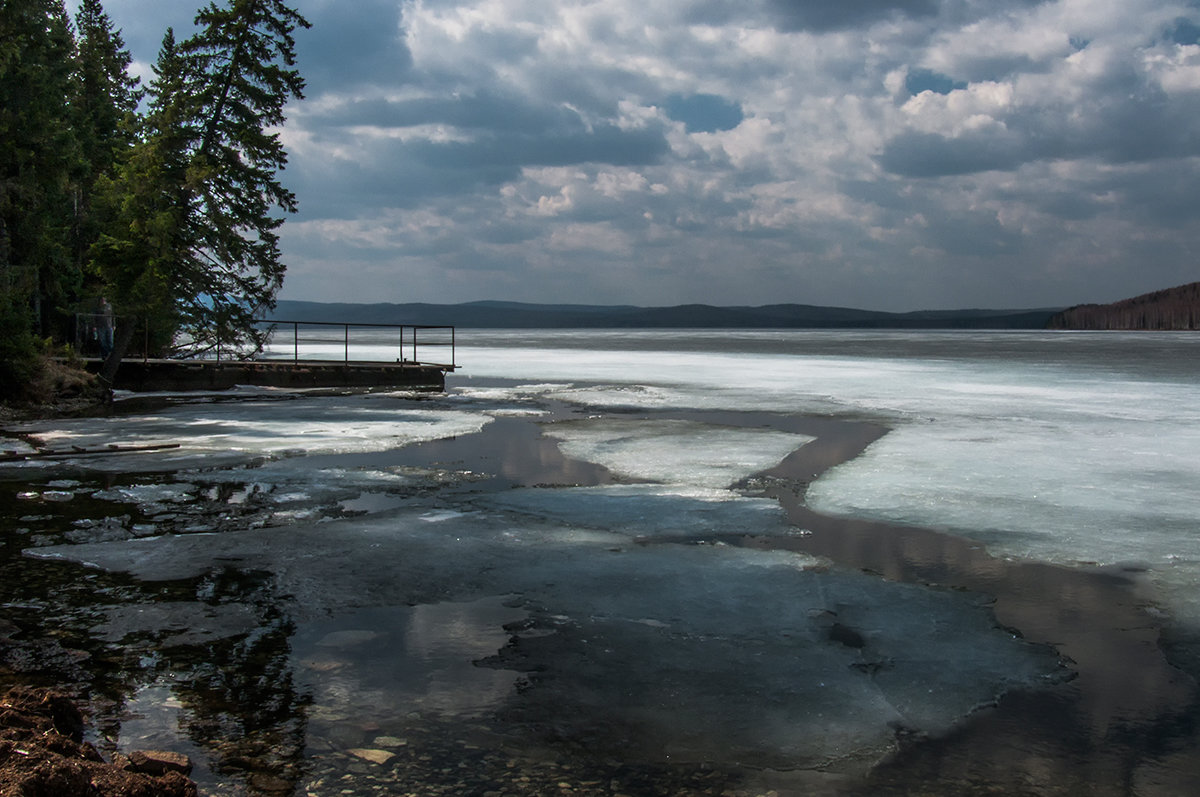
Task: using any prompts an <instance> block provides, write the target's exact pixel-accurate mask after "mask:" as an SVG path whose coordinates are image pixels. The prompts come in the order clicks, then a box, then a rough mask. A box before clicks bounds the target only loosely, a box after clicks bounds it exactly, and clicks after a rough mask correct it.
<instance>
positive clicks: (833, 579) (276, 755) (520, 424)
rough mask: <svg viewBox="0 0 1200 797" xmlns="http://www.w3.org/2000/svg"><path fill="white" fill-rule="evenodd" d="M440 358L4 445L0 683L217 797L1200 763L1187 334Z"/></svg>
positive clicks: (1121, 769) (637, 337)
mask: <svg viewBox="0 0 1200 797" xmlns="http://www.w3.org/2000/svg"><path fill="white" fill-rule="evenodd" d="M280 351H281V356H290V355H291V353H292V343H291V342H290V341H287V342H283V343H281V344H280ZM305 353H306V352H305V351H301V355H302V356H303V355H304V354H305ZM310 353H311V354H313V355H317V356H319V355H320V354H322V352H321V351H320V350H319V349H318V347H314V348H313V351H312V352H310ZM339 354H340V352H339ZM354 356H355V357H357V358H359V359H373V358H377V359H384V360H392V359H395V358H396V357H397V356H399V355H398V354H397V353H396V352H395V351H393V350H391V349H389V347H388V344H387V343H386V342H384V341H380V342H378V343H377V344H373V343H372V342H371V341H369V340H368V341H366V342H365V343H364V342H361V341H360V342H357V343H356V346H355V352H354ZM456 360H457V362H458V364H459V366H460V369H459V371H457V372H456V373H454V374H451V375H449V377H448V379H447V385H448V388H449V389H448V392H447V393H446V394H444V395H435V396H417V395H410V394H389V393H370V394H337V393H333V392H327V393H288V392H284V391H276V390H261V389H251V388H246V389H239V390H235V391H231V392H229V393H226V394H214V395H208V396H197V395H193V396H190V397H185V398H181V397H169V396H155V397H126V398H123V399H122V400H120V401H118V402H117V405H116V408H115V411H114V414H113V415H112V416H110V417H105V418H92V419H75V420H59V421H47V422H38V423H32V424H25V425H21V426H20V427H14V428H12V429H10V432H12V433H20V434H22V435H29V437H28V438H26V439H24V440H21V439H13V440H9V441H6V442H4V444H3V446H0V447H4V448H20V447H22V446H24V445H27V444H28V443H31V442H34V441H35V440H36V441H38V442H41V443H43V444H46V445H52V446H54V447H56V448H62V447H69V446H80V447H84V448H94V447H102V446H105V445H108V444H123V445H139V444H140V445H157V444H163V443H171V444H176V443H177V444H178V445H179V448H177V449H168V450H160V451H147V452H144V453H125V454H107V455H88V456H79V457H74V458H72V457H63V458H55V459H46V460H37V461H31V462H28V463H23V464H10V465H5V466H0V511H2V516H0V517H2V520H0V524H2V525H0V533H2V536H0V542H2V545H3V547H2V548H0V558H2V560H3V568H4V573H5V576H4V579H3V582H2V583H0V605H2V607H3V608H2V610H0V637H4V638H5V639H6V640H7V642H6V643H4V647H0V652H2V653H3V656H4V658H3V659H2V660H0V679H3V680H5V681H17V680H34V681H37V680H42V681H45V680H55V681H59V682H65V683H69V684H73V685H75V687H76V688H77V689H79V690H80V692H81V694H84V695H85V696H86V697H87V698H88V700H89V701H90V703H91V705H92V706H93V709H94V718H95V731H94V734H95V735H94V741H96V743H97V744H98V746H100V747H101V749H102V751H105V752H112V751H115V750H125V751H128V750H131V749H139V748H142V749H145V748H167V749H175V750H179V751H181V752H185V753H187V754H189V755H190V756H192V758H193V759H194V760H195V761H196V763H197V770H196V772H195V775H194V776H195V777H196V779H197V781H198V782H199V783H200V785H201V787H202V789H203V790H205V791H207V792H208V793H213V794H281V793H296V794H321V795H323V794H346V793H349V794H388V793H405V792H406V791H412V792H414V793H421V794H439V793H444V794H486V793H495V794H506V793H509V794H540V793H554V794H558V793H577V794H621V793H623V794H630V795H635V794H717V795H720V794H728V795H742V794H745V795H750V794H766V793H768V792H770V791H772V790H773V791H775V792H776V793H777V794H811V793H829V794H857V793H867V794H876V793H888V792H891V793H913V792H920V793H931V794H964V793H994V792H995V791H997V790H999V791H1007V792H1013V791H1021V792H1023V793H1032V794H1070V793H1080V792H1084V791H1087V792H1088V793H1096V794H1184V793H1188V789H1189V788H1190V784H1192V783H1193V782H1194V779H1195V778H1196V777H1198V776H1200V748H1198V743H1200V729H1198V727H1197V722H1198V721H1200V702H1198V693H1197V689H1196V679H1195V676H1196V675H1197V674H1200V664H1198V662H1200V654H1198V651H1200V644H1198V643H1197V640H1198V639H1200V589H1198V588H1197V586H1196V585H1197V583H1200V490H1197V489H1196V487H1195V486H1196V485H1197V484H1200V456H1197V455H1196V452H1197V451H1200V336H1198V335H1193V334H1186V333H1185V334H1156V333H1149V334H1146V333H1139V334H1121V333H1103V334H1084V333H1032V332H1005V333H980V332H908V331H903V332H892V331H881V332H864V331H845V332H843V331H838V332H831V331H815V332H813V331H740V330H737V331H727V330H704V331H687V330H684V331H677V330H655V331H640V330H632V331H631V330H620V331H610V330H565V331H560V330H556V331H509V330H505V331H491V330H469V331H460V332H459V334H458V346H457V352H456Z"/></svg>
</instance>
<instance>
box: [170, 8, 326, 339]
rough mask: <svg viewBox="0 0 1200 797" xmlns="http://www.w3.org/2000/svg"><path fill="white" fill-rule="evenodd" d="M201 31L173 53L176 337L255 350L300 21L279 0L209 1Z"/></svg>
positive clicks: (280, 199)
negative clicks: (182, 138) (182, 118)
mask: <svg viewBox="0 0 1200 797" xmlns="http://www.w3.org/2000/svg"><path fill="white" fill-rule="evenodd" d="M196 24H197V25H199V26H201V30H200V31H199V32H198V33H197V34H196V35H195V36H193V37H191V38H190V39H188V40H187V41H185V42H184V43H183V44H182V45H181V46H180V50H179V54H180V58H181V60H182V61H183V62H184V64H185V69H184V73H183V74H184V76H185V80H186V85H185V87H184V91H183V93H182V99H183V101H184V102H185V103H186V108H187V111H188V112H187V113H186V117H187V118H188V119H189V120H190V121H192V123H193V125H192V127H191V130H192V132H193V133H194V135H196V136H197V138H196V139H195V140H194V141H193V142H192V144H193V146H194V150H193V152H192V160H191V164H190V165H191V172H192V175H193V177H194V179H195V180H196V184H197V186H198V190H197V191H196V192H195V194H194V195H193V196H192V202H191V203H190V205H189V208H188V226H187V228H186V230H185V240H186V241H187V251H186V253H185V255H186V256H187V258H188V260H187V261H186V262H184V263H182V264H181V266H182V269H181V275H180V276H181V277H182V286H181V287H182V288H183V290H182V292H181V294H180V298H181V299H182V300H183V301H182V303H181V306H180V311H181V314H182V316H183V320H184V324H185V328H186V330H187V331H188V332H189V333H190V334H191V336H192V338H193V339H194V340H196V341H201V342H210V343H212V344H214V345H215V344H218V343H219V344H233V345H239V346H243V347H248V348H250V349H252V350H254V351H257V350H259V349H261V347H262V343H263V338H262V335H261V333H260V332H258V331H257V330H256V328H255V326H254V323H253V322H254V319H255V317H256V315H258V314H260V313H261V311H262V310H263V309H269V308H273V307H274V306H275V295H276V294H277V293H278V291H279V288H280V287H281V286H282V285H283V275H284V270H285V266H284V265H283V263H282V261H281V259H280V251H279V236H278V233H277V232H276V230H277V229H278V228H279V227H280V225H282V224H283V219H282V218H281V217H279V216H276V215H273V211H274V210H275V209H280V210H283V211H286V212H289V213H294V212H295V210H296V198H295V196H294V195H293V194H292V192H291V191H288V190H287V189H285V188H284V187H283V186H282V185H281V184H280V182H279V180H278V178H277V173H278V172H279V171H280V170H282V169H283V168H284V166H286V164H287V154H286V153H285V151H284V149H283V144H282V142H281V141H280V138H279V133H278V132H276V131H275V130H273V129H272V128H277V127H279V126H280V125H282V124H283V122H284V120H285V117H284V106H285V105H286V104H287V102H288V100H289V99H292V98H296V99H301V98H303V91H304V80H303V78H301V77H300V74H299V72H298V71H297V70H296V69H295V68H294V67H295V60H296V57H295V40H294V38H293V36H292V33H293V31H295V29H296V28H297V27H302V28H307V27H309V23H308V21H307V20H305V19H304V18H303V17H302V16H301V15H300V14H299V13H298V12H296V11H295V10H293V9H291V8H289V7H288V6H287V5H285V4H284V3H283V2H282V0H231V2H229V3H228V4H227V5H226V6H225V7H223V8H221V7H218V6H217V5H216V4H215V3H210V4H209V5H208V7H207V8H205V9H204V10H202V11H201V12H200V13H199V14H198V15H197V17H196Z"/></svg>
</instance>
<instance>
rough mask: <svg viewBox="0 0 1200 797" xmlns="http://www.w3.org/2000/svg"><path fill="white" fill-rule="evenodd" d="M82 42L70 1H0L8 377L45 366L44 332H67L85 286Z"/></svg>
mask: <svg viewBox="0 0 1200 797" xmlns="http://www.w3.org/2000/svg"><path fill="white" fill-rule="evenodd" d="M74 52H75V41H74V36H73V34H72V31H71V24H70V20H69V18H68V17H67V13H66V9H65V8H64V6H63V3H62V0H21V2H12V1H11V0H5V1H4V2H0V370H2V371H3V373H2V374H0V376H3V377H4V379H3V381H4V383H5V384H4V389H5V390H6V392H15V391H16V390H17V389H18V388H19V387H20V385H21V382H23V381H26V380H27V379H28V377H29V375H30V374H31V373H32V372H33V370H34V369H35V368H36V365H35V352H34V349H33V346H34V343H33V341H34V339H35V336H41V335H59V336H65V334H66V331H67V328H68V327H69V323H70V315H69V312H68V308H67V304H68V303H69V301H70V300H71V298H72V297H73V295H74V291H76V290H77V288H78V283H79V271H78V269H76V268H74V266H73V264H72V261H71V258H70V251H69V247H68V246H67V241H68V238H69V230H70V227H71V225H72V219H73V196H72V193H71V190H70V177H71V173H72V169H73V167H74V164H75V163H76V158H77V152H78V148H77V145H76V143H77V142H76V138H75V133H74V129H73V126H72V124H71V120H70V116H69V112H68V106H67V102H66V98H67V97H68V96H69V95H70V92H71V69H72V65H73V63H74Z"/></svg>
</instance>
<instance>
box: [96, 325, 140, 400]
mask: <svg viewBox="0 0 1200 797" xmlns="http://www.w3.org/2000/svg"><path fill="white" fill-rule="evenodd" d="M137 328H138V319H137V318H134V317H129V318H126V319H125V323H123V324H121V325H119V326H118V327H117V332H116V335H115V336H114V339H113V350H112V352H111V353H110V354H109V355H108V359H106V360H105V361H104V364H103V365H101V366H100V381H101V382H103V383H104V386H105V387H106V388H108V389H109V390H112V387H113V382H115V381H116V379H117V369H118V368H120V367H121V359H122V358H124V356H125V352H127V351H128V350H129V344H130V343H131V342H132V341H133V333H134V332H135V331H137Z"/></svg>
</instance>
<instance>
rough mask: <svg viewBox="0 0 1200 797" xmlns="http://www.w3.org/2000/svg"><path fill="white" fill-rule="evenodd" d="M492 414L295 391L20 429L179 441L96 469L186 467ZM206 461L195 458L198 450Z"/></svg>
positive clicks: (422, 434) (388, 435) (67, 440)
mask: <svg viewBox="0 0 1200 797" xmlns="http://www.w3.org/2000/svg"><path fill="white" fill-rule="evenodd" d="M488 420H489V418H488V417H487V416H485V415H482V414H480V413H468V412H461V411H458V410H451V409H426V408H423V407H421V406H420V405H419V404H417V403H416V402H414V401H412V400H411V399H406V398H401V397H393V396H389V395H386V394H375V395H349V396H319V397H315V396H312V397H308V396H303V395H293V396H287V397H279V396H277V397H273V398H271V399H264V398H262V397H261V392H255V393H252V394H250V395H249V396H248V397H246V398H245V399H244V400H236V401H231V400H222V401H214V402H210V403H201V404H187V405H183V406H179V405H176V406H165V407H162V408H161V409H159V410H157V411H154V412H149V413H138V414H128V415H118V416H113V417H108V418H86V419H78V420H55V421H39V422H33V423H27V424H22V425H20V426H19V427H18V428H19V429H20V430H21V431H23V432H26V433H28V434H32V435H35V436H36V437H38V438H39V439H41V440H42V441H43V443H44V444H45V445H46V446H47V447H49V448H65V447H69V446H80V447H85V448H92V447H103V446H106V445H109V444H117V445H123V446H137V445H155V444H172V443H178V444H180V446H181V447H180V449H179V450H178V451H173V452H165V453H161V454H155V455H146V454H139V455H138V456H137V457H136V458H130V457H129V456H124V455H114V456H111V457H101V458H96V457H90V458H89V459H88V460H87V462H88V465H89V466H91V467H97V468H105V467H107V468H111V469H114V470H118V469H126V468H129V467H142V468H157V469H163V468H167V467H176V468H178V467H187V466H191V465H194V464H214V460H213V457H214V456H220V457H221V461H222V462H227V461H228V460H230V459H231V458H236V457H239V456H240V457H243V458H244V457H246V456H256V455H259V456H275V455H282V454H297V453H308V454H314V453H346V452H368V451H384V450H387V449H389V448H399V447H400V446H404V445H409V444H411V443H416V442H421V441H425V440H435V439H438V438H442V437H452V436H455V435H462V434H469V433H470V432H475V431H478V430H479V429H480V428H482V427H483V426H484V424H486V423H487V422H488ZM198 455H199V456H202V457H204V460H203V461H201V462H199V463H197V461H196V460H197V456H198Z"/></svg>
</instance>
